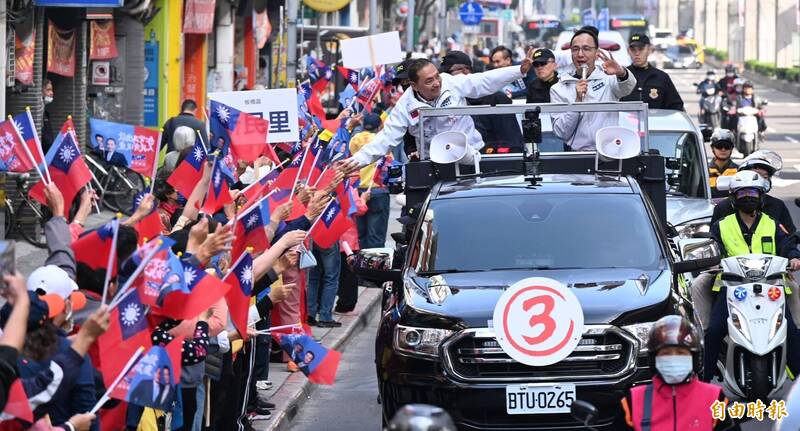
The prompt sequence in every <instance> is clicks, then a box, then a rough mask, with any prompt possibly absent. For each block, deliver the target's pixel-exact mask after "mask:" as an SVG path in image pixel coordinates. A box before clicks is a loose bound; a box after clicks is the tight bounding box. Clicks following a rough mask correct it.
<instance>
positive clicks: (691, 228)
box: [675, 219, 711, 238]
mask: <svg viewBox="0 0 800 431" xmlns="http://www.w3.org/2000/svg"><path fill="white" fill-rule="evenodd" d="M675 230H676V231H678V236H679V237H681V238H694V235H695V234H698V233H709V232H711V220H710V219H709V220H703V221H693V222H687V223H683V224H679V225H677V226H675Z"/></svg>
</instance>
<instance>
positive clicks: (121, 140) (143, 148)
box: [88, 118, 160, 177]
mask: <svg viewBox="0 0 800 431" xmlns="http://www.w3.org/2000/svg"><path fill="white" fill-rule="evenodd" d="M89 127H90V128H91V133H90V136H89V139H88V144H89V145H90V146H91V147H92V148H93V149H94V150H95V151H97V152H98V153H99V154H102V155H103V157H104V158H105V159H106V160H107V161H109V162H110V163H111V164H114V165H119V164H120V162H122V159H121V158H120V157H117V156H116V155H115V154H113V153H118V154H119V155H120V156H121V157H124V160H125V166H127V167H129V168H130V169H131V170H133V171H136V172H138V173H140V174H142V175H144V176H147V177H149V176H150V175H152V174H153V164H154V163H156V160H157V158H158V154H157V152H158V144H159V142H160V137H159V132H158V131H155V130H150V129H148V128H146V127H141V126H132V125H130V124H123V123H114V122H111V121H106V120H100V119H98V118H90V119H89Z"/></svg>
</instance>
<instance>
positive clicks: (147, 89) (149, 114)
mask: <svg viewBox="0 0 800 431" xmlns="http://www.w3.org/2000/svg"><path fill="white" fill-rule="evenodd" d="M144 70H145V73H144V125H145V126H146V127H158V125H159V124H158V42H157V41H154V40H149V41H146V42H145V43H144Z"/></svg>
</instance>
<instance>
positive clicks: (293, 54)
mask: <svg viewBox="0 0 800 431" xmlns="http://www.w3.org/2000/svg"><path fill="white" fill-rule="evenodd" d="M299 5H300V0H286V15H287V17H288V25H287V26H286V27H287V28H286V31H288V32H289V33H287V35H286V36H287V41H286V42H287V43H286V45H288V46H287V49H286V86H287V87H289V88H293V87H294V86H295V82H297V45H298V44H297V9H298V7H299ZM281 19H283V17H281ZM300 43H303V41H302V40H301V41H300ZM278 58H280V53H278Z"/></svg>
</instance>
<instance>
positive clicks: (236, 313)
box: [223, 252, 253, 340]
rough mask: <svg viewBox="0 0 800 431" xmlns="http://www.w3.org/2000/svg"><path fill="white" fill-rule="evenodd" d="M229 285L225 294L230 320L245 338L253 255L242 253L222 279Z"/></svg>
mask: <svg viewBox="0 0 800 431" xmlns="http://www.w3.org/2000/svg"><path fill="white" fill-rule="evenodd" d="M223 281H225V283H227V284H228V285H230V290H228V293H226V294H225V301H226V302H227V303H228V312H229V313H230V314H231V321H232V322H233V326H235V327H236V330H237V331H239V334H240V335H241V336H242V338H244V339H245V340H247V317H248V313H249V309H250V296H251V295H252V294H253V257H252V256H251V255H250V253H248V252H244V253H242V255H241V256H240V257H239V260H238V261H237V262H236V264H235V265H233V267H231V270H230V272H228V275H226V276H225V279H224V280H223Z"/></svg>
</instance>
